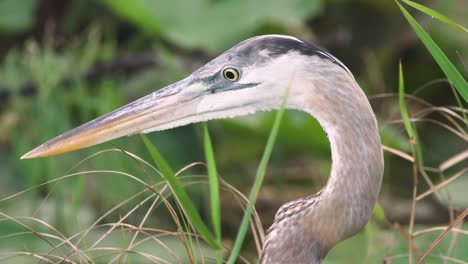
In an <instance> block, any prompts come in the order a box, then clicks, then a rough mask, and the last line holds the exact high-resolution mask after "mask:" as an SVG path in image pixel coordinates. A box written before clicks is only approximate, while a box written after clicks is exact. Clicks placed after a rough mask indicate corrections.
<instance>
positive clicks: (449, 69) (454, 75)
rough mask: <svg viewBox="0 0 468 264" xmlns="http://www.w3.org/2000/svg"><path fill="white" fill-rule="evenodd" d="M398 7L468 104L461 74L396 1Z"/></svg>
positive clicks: (467, 91) (467, 86)
mask: <svg viewBox="0 0 468 264" xmlns="http://www.w3.org/2000/svg"><path fill="white" fill-rule="evenodd" d="M395 2H396V3H397V5H398V6H399V7H400V10H401V12H403V15H404V16H405V18H406V20H408V23H409V24H410V25H411V27H412V28H413V30H414V31H415V32H416V34H417V35H418V37H419V39H420V40H421V41H422V43H423V44H424V46H426V48H427V49H428V50H429V52H430V53H431V55H432V57H433V58H434V60H435V61H436V62H437V64H439V67H440V68H441V69H442V71H443V72H444V73H445V76H447V79H448V80H449V81H450V82H451V83H453V85H454V86H455V88H457V91H458V92H459V93H460V94H461V95H462V97H463V98H464V99H465V101H466V102H468V84H467V82H466V80H465V79H464V78H463V76H462V75H461V74H460V72H459V71H458V70H457V68H455V66H454V65H453V64H452V62H450V60H449V59H448V58H447V56H446V55H445V54H444V52H443V51H442V50H441V49H440V48H439V46H437V44H436V43H435V42H434V41H433V40H432V39H431V37H430V36H429V35H428V34H427V33H426V31H424V29H423V28H422V27H421V26H420V25H419V24H418V22H417V21H416V20H415V19H414V18H413V17H412V16H411V15H410V13H408V11H406V9H405V8H404V7H403V6H402V5H401V4H400V3H399V2H398V1H397V0H395Z"/></svg>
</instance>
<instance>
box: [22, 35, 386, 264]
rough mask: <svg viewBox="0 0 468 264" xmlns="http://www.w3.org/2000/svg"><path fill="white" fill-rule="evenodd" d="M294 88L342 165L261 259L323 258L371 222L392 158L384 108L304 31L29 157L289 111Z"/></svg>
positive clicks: (229, 60)
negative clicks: (380, 122) (386, 158)
mask: <svg viewBox="0 0 468 264" xmlns="http://www.w3.org/2000/svg"><path fill="white" fill-rule="evenodd" d="M226 70H228V71H229V74H228V75H227V74H226ZM288 89H289V90H288ZM287 90H288V91H289V96H288V98H287V103H286V107H287V108H289V109H296V110H301V111H305V112H307V113H309V114H311V115H312V116H314V117H315V118H316V119H317V120H318V121H319V123H320V124H321V125H322V127H323V128H324V130H325V132H326V133H327V134H328V137H329V140H330V145H331V150H332V170H331V175H330V178H329V180H328V183H327V185H326V186H325V187H324V188H323V189H322V191H320V192H319V193H317V194H316V195H312V196H309V197H305V198H301V199H298V200H295V201H292V202H289V203H287V204H285V205H283V206H282V207H281V208H280V209H279V210H278V213H277V214H276V216H275V220H274V223H273V225H272V226H271V227H270V228H269V230H268V233H267V237H266V240H265V242H264V246H263V250H262V254H261V257H260V262H261V263H269V264H275V263H295V264H302V263H308V264H317V263H321V261H322V260H323V259H324V258H325V256H326V255H327V253H328V251H329V250H330V249H331V248H332V247H333V246H334V245H336V244H337V243H339V242H340V241H342V240H344V239H346V238H348V237H351V236H353V235H354V234H356V233H357V232H359V231H360V230H361V229H362V228H363V227H364V225H365V224H366V223H367V221H368V219H369V217H370V215H371V213H372V210H373V208H374V205H375V202H376V200H377V197H378V194H379V189H380V184H381V181H382V175H383V155H382V148H381V145H380V137H379V133H378V128H377V122H376V118H375V115H374V113H373V111H372V108H371V106H370V104H369V102H368V100H367V98H366V96H365V94H364V93H363V92H362V90H361V89H360V87H359V85H358V84H357V83H356V81H355V80H354V77H353V76H352V74H351V72H350V71H349V70H348V69H347V68H346V66H344V64H343V63H342V62H340V61H339V60H338V59H336V58H335V57H334V56H332V55H331V54H329V53H328V52H326V51H325V50H323V49H321V48H318V47H316V46H313V45H311V44H308V43H306V42H304V41H301V40H299V39H296V38H294V37H290V36H281V35H267V36H260V37H255V38H251V39H248V40H246V41H243V42H241V43H239V44H238V45H236V46H234V47H233V48H231V49H230V50H228V51H226V52H225V53H223V54H221V55H220V56H218V57H217V58H215V59H214V60H212V61H211V62H209V63H207V64H206V65H204V66H203V67H201V68H200V69H198V70H197V71H195V72H194V73H192V74H191V75H190V76H188V77H187V78H185V79H183V80H181V81H179V82H177V83H175V84H172V85H170V86H168V87H166V88H163V89H161V90H159V91H156V92H154V93H152V94H150V95H148V96H145V97H143V98H141V99H139V100H137V101H135V102H133V103H130V104H128V105H126V106H123V107H121V108H119V109H117V110H115V111H113V112H111V113H109V114H107V115H104V116H102V117H100V118H97V119H96V120H93V121H91V122H88V123H86V124H84V125H82V126H80V127H78V128H75V129H74V130H71V131H69V132H67V133H65V134H63V135H61V136H59V137H57V138H55V139H52V140H50V141H48V142H46V143H44V144H43V145H41V146H39V147H37V148H36V149H34V150H32V151H30V152H29V153H27V154H26V155H24V156H23V158H35V157H45V156H50V155H56V154H60V153H64V152H68V151H72V150H76V149H80V148H84V147H88V146H92V145H95V144H99V143H102V142H105V141H109V140H111V139H114V138H118V137H121V136H125V135H130V134H134V133H140V132H145V133H146V132H151V131H157V130H163V129H169V128H172V127H178V126H182V125H186V124H189V123H195V122H202V121H206V120H210V119H219V118H227V117H234V116H240V115H247V114H252V113H254V112H256V111H270V110H273V109H279V107H280V105H281V102H282V101H283V99H284V96H285V94H286V91H287ZM311 140H313V139H311Z"/></svg>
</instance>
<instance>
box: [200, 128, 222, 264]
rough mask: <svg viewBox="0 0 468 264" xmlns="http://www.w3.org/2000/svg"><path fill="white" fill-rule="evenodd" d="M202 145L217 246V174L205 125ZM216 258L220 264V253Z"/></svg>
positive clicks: (218, 211) (218, 234) (218, 212)
mask: <svg viewBox="0 0 468 264" xmlns="http://www.w3.org/2000/svg"><path fill="white" fill-rule="evenodd" d="M203 144H204V151H205V159H206V166H207V169H208V179H209V183H210V204H211V221H212V222H213V227H214V231H215V236H216V240H217V241H218V244H221V213H220V212H221V205H220V202H219V199H220V198H219V182H218V173H217V169H216V162H215V159H214V151H213V145H212V144H211V138H210V134H209V132H208V127H207V125H206V124H204V125H203ZM218 257H219V258H218V263H220V262H221V260H222V252H221V255H219V256H218Z"/></svg>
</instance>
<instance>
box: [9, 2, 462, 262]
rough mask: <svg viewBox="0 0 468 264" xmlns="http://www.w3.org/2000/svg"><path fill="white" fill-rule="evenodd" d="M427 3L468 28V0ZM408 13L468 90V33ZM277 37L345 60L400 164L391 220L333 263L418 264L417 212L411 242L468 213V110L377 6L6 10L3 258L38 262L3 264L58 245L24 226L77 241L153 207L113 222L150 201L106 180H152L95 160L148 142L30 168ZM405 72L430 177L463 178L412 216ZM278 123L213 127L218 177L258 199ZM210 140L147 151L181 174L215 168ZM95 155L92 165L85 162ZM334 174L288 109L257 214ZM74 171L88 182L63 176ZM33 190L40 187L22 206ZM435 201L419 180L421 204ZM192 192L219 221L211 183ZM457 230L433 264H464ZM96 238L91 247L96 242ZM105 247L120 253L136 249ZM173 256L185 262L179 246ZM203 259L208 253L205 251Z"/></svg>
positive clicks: (160, 224)
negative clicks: (49, 151)
mask: <svg viewBox="0 0 468 264" xmlns="http://www.w3.org/2000/svg"><path fill="white" fill-rule="evenodd" d="M418 2H420V3H422V4H424V5H426V6H428V7H430V8H432V9H435V10H437V11H439V12H441V13H443V14H445V15H446V16H448V17H450V18H451V19H453V20H454V21H456V22H457V23H459V24H460V25H462V26H467V25H468V16H467V14H468V3H467V1H466V0H439V1H437V0H434V1H430V0H427V1H418ZM408 10H410V11H411V13H412V14H413V15H414V17H415V18H416V19H417V21H418V22H419V23H420V24H421V25H422V26H423V27H424V28H425V29H426V30H427V31H428V32H429V33H430V35H431V37H432V38H433V39H434V40H435V41H436V42H437V44H438V45H439V46H440V47H441V48H442V50H443V51H444V52H445V53H446V54H447V56H448V57H449V58H450V59H451V61H452V62H453V63H454V64H455V65H456V66H457V68H458V69H459V71H460V72H461V73H462V75H464V76H465V77H466V76H467V73H468V69H467V63H468V34H467V33H466V32H464V31H460V30H459V29H457V28H454V27H451V26H448V25H446V24H443V23H440V22H439V21H437V20H434V19H433V18H431V17H430V16H427V15H425V14H423V13H421V12H418V11H416V10H414V9H411V8H409V7H408ZM270 33H275V34H289V35H294V36H296V37H299V38H301V39H304V40H307V41H310V42H312V43H315V44H317V45H320V46H322V47H324V48H326V49H327V50H329V51H330V52H331V53H332V54H334V55H335V56H336V57H337V58H339V59H340V60H341V61H343V62H344V63H345V64H346V65H347V66H348V67H349V68H350V70H351V71H352V72H353V73H354V75H355V77H356V79H357V81H358V83H359V84H360V85H361V87H362V89H363V90H364V91H365V92H366V94H367V95H368V97H369V99H370V101H371V104H372V106H373V108H374V110H375V111H376V114H377V116H378V120H379V126H380V131H381V136H382V141H383V145H385V146H387V147H389V148H391V149H393V150H397V151H399V152H398V153H399V154H398V153H397V154H392V153H389V152H386V153H385V162H386V168H385V176H384V182H383V188H382V192H381V195H380V199H379V205H380V208H381V209H379V210H378V213H377V214H376V215H375V216H374V217H373V219H372V220H371V221H370V223H369V225H368V226H367V227H366V229H365V231H364V232H362V233H361V234H360V235H358V236H357V237H355V238H353V239H351V240H349V241H347V242H345V243H343V244H342V245H340V246H338V248H336V249H334V250H333V251H332V252H331V253H330V256H329V258H327V260H326V262H325V263H408V257H407V254H408V247H409V239H408V235H407V229H408V224H409V223H410V218H411V215H413V216H414V223H415V229H417V230H424V229H425V228H428V227H433V228H434V227H439V226H448V225H449V224H450V223H451V221H453V220H454V218H455V217H456V216H457V214H458V213H459V212H460V211H461V210H462V209H463V208H466V207H467V206H468V193H467V191H466V190H468V174H467V173H466V170H465V172H464V174H463V170H464V169H466V167H467V165H468V162H467V160H468V159H467V158H466V156H467V154H466V152H467V149H468V144H467V142H466V141H467V124H466V116H465V117H464V118H463V114H464V113H466V111H465V107H466V103H465V102H464V101H463V99H461V100H462V103H461V105H460V104H459V103H458V102H457V100H456V96H455V95H454V90H453V89H452V88H451V86H450V85H449V84H448V82H447V81H446V79H445V78H446V77H445V76H444V74H443V72H442V71H441V70H440V68H439V67H438V65H437V64H436V62H435V61H434V59H433V58H432V57H431V56H430V54H429V53H428V52H427V50H426V49H425V47H424V46H423V45H422V43H421V42H420V41H419V39H418V38H417V36H416V34H415V33H414V31H413V30H412V29H411V27H410V26H409V25H408V23H407V21H406V20H405V19H404V17H403V15H402V13H401V11H400V10H399V8H398V6H397V5H396V3H395V2H394V1H374V0H329V1H325V0H290V1H283V0H256V1H250V0H235V1H234V0H192V1H186V0H171V1H169V0H168V1H163V0H155V1H150V0H146V1H145V0H138V1H124V0H101V1H92V0H42V1H41V0H21V1H17V0H0V199H2V200H1V201H0V213H1V216H0V258H1V260H2V261H5V262H10V263H31V262H32V261H35V259H34V258H28V257H26V258H24V257H22V258H13V259H9V258H7V257H8V256H10V255H11V253H12V252H19V251H21V252H43V253H44V252H47V250H48V249H49V248H50V247H51V246H50V245H49V244H47V243H46V242H45V241H44V240H43V239H40V238H38V236H37V235H34V234H31V232H30V231H31V230H30V229H28V228H25V227H24V226H23V225H21V223H24V224H27V225H28V227H29V228H31V229H32V230H36V231H37V232H41V231H43V232H45V233H47V232H49V233H53V232H52V231H50V230H51V229H50V227H49V228H47V227H45V224H44V223H48V224H49V225H50V226H53V227H54V228H56V229H58V230H60V232H62V233H63V234H64V235H65V236H71V235H72V234H75V233H76V232H78V231H79V230H83V229H86V227H87V226H89V225H90V224H91V223H93V222H94V221H96V219H98V218H99V217H101V216H104V217H103V218H102V219H100V222H99V223H101V224H105V223H113V222H116V221H118V220H119V219H120V218H121V217H122V215H124V214H126V213H127V212H129V210H130V209H131V208H133V206H134V205H135V204H136V203H138V202H139V201H142V200H143V199H144V198H141V197H140V198H136V199H135V200H133V201H132V203H128V204H125V205H123V206H121V207H118V208H117V210H116V211H115V212H112V213H110V214H108V215H105V214H106V212H109V210H110V209H111V208H114V207H115V206H116V205H118V204H119V203H121V202H122V201H124V200H125V199H128V198H129V197H132V195H134V194H135V193H137V192H139V191H141V190H142V189H144V188H143V187H142V186H141V185H140V184H137V183H136V182H135V181H132V180H130V179H129V178H128V177H124V176H122V175H117V174H116V173H112V172H111V171H119V172H125V173H128V174H131V175H134V176H135V177H138V178H140V179H142V180H147V177H148V175H147V174H146V170H145V169H144V168H143V167H142V166H141V165H139V164H138V163H137V162H135V160H134V159H132V158H129V157H128V156H127V155H125V154H122V153H121V152H118V151H108V152H104V153H100V151H102V150H107V149H112V148H122V149H125V150H127V151H129V152H132V153H135V154H136V155H138V156H139V157H141V158H142V159H144V160H148V161H151V158H150V156H149V154H148V151H147V149H146V148H145V147H144V145H143V142H142V140H141V138H140V137H139V136H132V137H129V138H123V139H119V140H115V141H113V142H112V143H107V144H103V145H101V146H96V147H92V148H89V149H86V150H80V151H77V152H74V153H69V154H65V155H61V156H57V157H50V158H45V159H37V160H20V159H19V157H21V155H23V154H24V153H26V152H27V151H29V150H30V149H32V148H33V147H35V146H37V145H39V144H41V143H43V142H45V141H46V140H48V139H50V138H52V137H54V136H57V135H58V134H61V133H63V132H65V131H67V130H69V129H71V128H73V127H75V126H77V125H79V124H82V123H84V122H87V121H89V120H91V119H93V118H95V117H97V116H99V115H102V114H104V113H107V112H109V111H111V110H113V109H115V108H117V107H119V106H121V105H123V104H126V103H127V102H130V101H132V100H134V99H137V98H139V97H141V96H143V95H146V94H148V93H150V92H152V91H155V90H157V89H159V88H161V87H164V86H165V85H167V84H170V83H172V82H175V81H177V80H179V79H181V78H183V77H184V76H186V75H188V74H189V73H191V72H192V71H193V70H195V69H197V67H199V66H201V65H203V64H204V63H206V62H208V61H209V60H210V59H212V58H214V57H215V56H217V55H218V54H219V53H221V52H222V51H224V50H226V49H228V48H229V47H231V46H233V45H234V44H236V43H238V42H239V41H242V40H244V39H246V38H248V37H252V36H255V35H259V34H270ZM400 60H401V62H402V65H403V69H404V71H405V82H406V92H407V93H408V95H407V99H406V100H407V104H408V108H409V111H410V113H411V116H412V117H413V121H414V124H415V126H416V128H417V131H418V134H419V137H420V142H421V147H422V150H423V151H422V152H423V156H424V165H425V166H426V168H427V174H428V176H429V178H430V179H431V181H432V182H433V183H434V184H437V183H439V182H442V181H444V179H447V178H450V177H451V176H453V175H456V174H457V173H460V172H461V175H459V177H457V178H456V179H455V180H454V181H452V182H451V183H449V184H446V186H444V187H443V188H441V189H440V191H439V192H438V193H437V194H432V195H430V196H428V197H426V198H424V199H421V200H420V201H418V202H417V203H416V206H415V208H412V205H413V199H412V196H413V186H414V185H413V170H412V168H413V164H412V163H411V162H410V161H408V160H406V159H405V156H404V155H402V153H407V154H408V155H411V147H410V142H409V140H408V136H407V134H406V132H405V129H404V127H403V125H402V121H401V113H400V108H399V104H398V63H399V61H400ZM453 113H454V114H453ZM273 119H274V113H260V114H256V115H253V116H249V117H242V118H235V119H230V120H219V121H210V122H209V123H208V126H209V128H210V132H211V136H212V139H213V143H214V150H215V153H216V161H217V165H218V170H219V173H220V175H221V176H222V177H223V179H224V180H226V181H227V182H229V183H230V184H232V185H233V186H235V187H236V188H237V189H239V190H240V191H241V192H243V193H246V194H248V191H249V190H250V187H251V184H252V182H253V178H254V176H255V170H256V167H257V165H258V163H259V160H260V157H261V155H262V151H263V148H264V146H265V142H266V139H267V137H268V134H269V133H270V130H271V125H272V122H273ZM201 128H202V127H201V126H200V125H189V126H186V127H181V128H177V129H172V130H169V131H164V132H158V133H152V134H150V135H149V138H150V139H151V140H152V142H153V143H154V144H155V145H156V146H157V147H158V148H159V150H160V151H161V153H162V154H163V155H164V157H165V158H166V159H167V160H168V162H169V163H170V165H171V166H172V167H173V168H174V169H175V170H180V169H182V168H184V167H185V166H186V165H189V164H193V163H194V162H198V161H204V155H203V141H202V129H201ZM95 154H96V155H95ZM91 155H95V156H93V157H91V158H89V159H86V160H85V161H83V160H84V159H85V158H87V157H89V156H91ZM402 156H403V157H402ZM447 162H448V163H449V164H447ZM450 162H452V163H453V164H452V163H450ZM330 165H331V162H330V149H329V145H328V141H327V138H326V136H325V134H324V132H323V131H322V129H321V128H320V126H319V125H318V123H317V122H316V121H315V120H313V119H312V118H310V117H309V116H307V115H306V114H304V113H300V112H294V111H288V112H287V113H286V116H285V118H284V119H283V123H282V126H281V130H280V134H279V138H278V140H277V143H276V146H275V150H274V152H273V156H272V160H271V163H270V165H269V168H268V171H267V175H266V180H265V184H264V186H263V188H262V190H261V192H260V194H259V198H258V201H257V204H256V208H257V210H258V212H259V213H260V216H261V217H262V223H263V225H264V227H265V228H267V227H268V226H269V224H270V223H271V221H272V219H273V216H274V213H275V212H276V210H277V209H278V208H279V206H280V205H281V204H283V203H285V202H286V201H288V200H292V199H295V198H298V197H303V196H306V195H308V194H311V193H314V192H316V191H318V190H320V188H321V187H322V186H323V185H324V184H325V183H326V180H327V177H328V174H329V171H330ZM441 166H442V169H443V170H442V171H441ZM443 166H445V167H443ZM96 170H107V171H109V172H108V173H102V172H101V173H97V172H93V171H96ZM76 172H84V173H83V174H82V175H79V176H75V177H68V178H60V177H62V176H64V175H69V173H76ZM183 174H186V175H205V174H206V169H205V167H203V166H202V165H197V166H194V167H192V168H189V169H187V170H186V171H184V173H183ZM58 178H60V180H58V181H55V182H52V183H47V184H44V185H40V184H42V183H44V182H47V181H51V180H54V179H58ZM157 180H159V181H161V179H160V178H157ZM32 187H33V188H32ZM28 188H32V189H30V190H28V191H27V192H24V193H19V192H22V191H23V190H26V189H28ZM428 188H429V187H428V185H427V182H426V181H425V180H423V179H422V178H420V180H419V183H418V186H417V189H418V190H417V192H418V194H420V193H423V192H424V191H426V190H428ZM187 190H188V191H189V193H190V196H191V198H192V200H193V201H194V203H195V204H196V205H197V207H198V209H199V211H200V212H201V214H202V216H203V217H204V219H206V221H207V222H209V207H208V205H207V201H208V197H207V192H206V186H203V185H195V186H191V187H188V188H187ZM15 194H17V196H15V197H10V196H11V195H15ZM222 197H225V198H223V199H222V201H221V203H222V220H223V222H222V228H223V239H224V241H225V244H226V245H231V244H232V241H233V239H234V238H235V235H236V233H237V228H238V225H239V222H240V219H241V217H242V214H243V211H242V208H240V207H239V206H238V204H237V202H236V201H235V200H234V199H232V197H231V196H230V195H227V194H226V195H222ZM149 207H150V204H144V205H143V206H142V207H141V208H140V209H139V210H137V211H136V212H134V213H133V214H132V215H131V216H130V217H129V218H128V219H126V220H125V221H126V222H128V223H131V224H136V225H137V224H138V223H139V221H141V218H143V217H145V214H146V212H148V211H149V209H148V208H149ZM161 207H164V206H161ZM28 217H33V218H34V219H41V221H44V223H40V222H39V221H37V220H32V219H31V218H28ZM11 218H14V219H15V220H12V219H11ZM148 218H149V220H148V221H147V223H146V224H145V226H150V227H153V228H163V229H168V230H171V229H173V223H172V220H171V218H170V217H169V216H168V214H167V211H165V210H164V209H163V208H162V209H154V210H153V209H152V210H150V214H149V217H148ZM20 222H21V223H20ZM456 228H457V230H459V232H452V233H451V234H450V235H448V236H447V237H446V238H444V240H443V241H442V242H441V243H440V244H439V245H438V246H437V247H436V248H435V249H434V250H433V252H432V253H431V257H430V258H428V261H427V263H467V261H468V237H467V231H466V230H467V228H468V226H467V225H466V224H461V225H458V226H457V227H456ZM442 230H443V228H439V229H437V230H434V231H431V232H427V233H423V234H422V235H420V236H417V237H415V238H414V243H415V244H414V245H413V244H411V245H412V246H413V247H414V248H415V252H419V253H421V252H424V250H425V249H426V248H427V247H428V246H429V245H430V244H431V243H432V242H433V241H434V239H435V238H436V237H437V236H438V235H439V234H440V233H441V232H442ZM463 230H464V231H463ZM93 232H96V233H98V231H94V230H93ZM89 236H90V237H91V238H90V240H92V237H93V234H92V233H91V234H90V235H89ZM94 237H97V234H95V235H94ZM109 240H115V241H114V242H116V241H117V242H116V243H123V242H122V241H125V237H122V236H119V235H116V236H114V237H110V239H109ZM109 243H111V242H109ZM165 243H168V244H171V243H172V244H171V245H172V246H171V247H172V248H173V249H174V251H175V252H180V254H181V255H183V254H184V252H185V251H184V250H183V248H182V247H181V246H180V245H178V244H177V241H173V240H170V241H169V240H167V241H165ZM253 245H254V244H253V241H252V239H251V237H248V240H247V241H246V244H245V246H244V250H243V252H242V253H243V256H245V257H246V258H247V259H248V260H249V261H251V262H255V261H256V259H257V258H258V256H257V253H256V251H255V248H254V246H253ZM149 247H150V246H149ZM154 250H155V251H153V252H157V251H156V250H160V249H154ZM177 250H179V251H177ZM203 250H205V249H203ZM206 252H207V253H206V254H210V253H209V252H210V250H209V249H206ZM154 254H156V253H154ZM160 254H161V256H163V255H164V254H165V253H160ZM169 259H170V258H169ZM182 259H183V258H182ZM36 260H37V259H36ZM54 261H56V260H54ZM138 261H139V260H138V258H135V259H134V261H133V262H134V263H138ZM169 262H171V261H170V260H169ZM182 262H184V260H182ZM97 263H99V260H97Z"/></svg>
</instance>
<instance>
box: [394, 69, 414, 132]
mask: <svg viewBox="0 0 468 264" xmlns="http://www.w3.org/2000/svg"><path fill="white" fill-rule="evenodd" d="M398 66H399V67H398V102H399V103H400V113H401V118H402V119H403V124H404V125H405V129H406V132H407V133H408V136H409V137H410V139H414V131H413V127H412V126H411V122H410V119H409V114H408V109H407V108H406V102H405V81H404V77H403V66H402V65H401V61H400V63H399V65H398Z"/></svg>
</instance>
